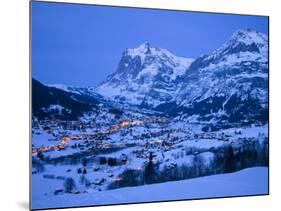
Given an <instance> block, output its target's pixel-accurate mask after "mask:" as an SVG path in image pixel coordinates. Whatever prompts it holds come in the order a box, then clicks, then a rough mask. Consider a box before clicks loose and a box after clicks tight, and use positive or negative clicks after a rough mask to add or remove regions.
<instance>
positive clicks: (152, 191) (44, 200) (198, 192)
mask: <svg viewBox="0 0 281 211" xmlns="http://www.w3.org/2000/svg"><path fill="white" fill-rule="evenodd" d="M33 185H34V186H36V180H34V184H33ZM37 193H38V192H37ZM261 194H268V168H267V167H254V168H248V169H244V170H241V171H239V172H235V173H229V174H223V175H213V176H206V177H200V178H195V179H189V180H182V181H176V182H166V183H161V184H153V185H144V186H139V187H127V188H120V189H116V190H108V191H102V192H95V193H85V194H77V195H76V194H63V195H58V196H54V195H50V196H48V197H44V195H40V193H38V195H37V194H36V195H33V198H32V202H33V203H32V208H33V209H41V208H42V209H43V208H53V207H72V206H88V205H105V204H122V203H137V202H151V201H166V200H182V199H200V198H214V197H229V196H248V195H261Z"/></svg>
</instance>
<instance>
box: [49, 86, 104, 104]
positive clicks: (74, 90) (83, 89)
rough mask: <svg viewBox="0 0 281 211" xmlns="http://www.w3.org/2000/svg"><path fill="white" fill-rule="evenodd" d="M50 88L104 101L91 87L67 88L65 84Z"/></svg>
mask: <svg viewBox="0 0 281 211" xmlns="http://www.w3.org/2000/svg"><path fill="white" fill-rule="evenodd" d="M48 87H54V88H57V89H60V90H63V91H66V92H71V93H75V94H79V95H85V96H90V97H94V98H96V99H99V100H101V101H102V100H104V99H103V97H102V96H101V95H99V94H98V93H96V92H95V88H94V87H91V86H87V87H76V86H67V85H64V84H49V85H48Z"/></svg>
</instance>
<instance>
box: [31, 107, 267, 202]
mask: <svg viewBox="0 0 281 211" xmlns="http://www.w3.org/2000/svg"><path fill="white" fill-rule="evenodd" d="M206 128H207V129H206ZM267 132H268V131H267V125H262V124H249V125H245V126H244V127H239V128H235V127H233V128H226V129H219V130H214V131H212V130H211V129H210V127H209V128H208V124H207V123H206V124H202V123H199V122H194V121H193V122H192V121H183V120H180V119H171V118H169V117H165V116H160V115H157V113H155V114H152V113H151V114H141V113H136V112H133V111H131V112H129V111H128V112H126V113H125V114H122V115H121V116H120V115H116V114H115V115H112V114H109V113H107V112H101V113H100V114H99V115H95V116H92V113H89V114H86V115H84V116H83V117H81V118H79V119H78V120H75V121H72V120H71V121H67V120H57V119H56V120H52V119H51V118H50V119H45V120H38V119H37V118H36V117H33V121H32V178H33V183H34V187H35V188H36V194H39V195H38V197H42V196H40V194H43V195H45V196H46V195H58V194H83V193H94V192H100V191H108V190H110V189H116V188H122V187H130V186H140V185H144V184H152V183H161V182H166V181H176V180H181V179H189V178H195V177H200V176H206V175H212V174H218V173H227V172H234V171H237V170H239V169H243V168H246V167H252V166H257V165H266V163H267V160H268V154H267V152H268V133H267ZM38 188H42V190H41V191H38V190H37V189H38ZM34 197H36V195H35V196H34Z"/></svg>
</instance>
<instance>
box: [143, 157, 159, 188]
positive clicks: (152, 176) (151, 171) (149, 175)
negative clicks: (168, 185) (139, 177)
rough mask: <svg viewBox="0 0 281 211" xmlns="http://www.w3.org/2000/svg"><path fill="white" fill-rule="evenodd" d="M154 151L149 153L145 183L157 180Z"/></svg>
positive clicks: (145, 170)
mask: <svg viewBox="0 0 281 211" xmlns="http://www.w3.org/2000/svg"><path fill="white" fill-rule="evenodd" d="M153 157H154V156H153V153H152V152H150V153H149V157H148V164H147V165H146V167H145V169H144V183H145V184H151V183H154V182H155V181H156V170H155V165H154V163H153Z"/></svg>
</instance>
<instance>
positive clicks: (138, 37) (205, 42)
mask: <svg viewBox="0 0 281 211" xmlns="http://www.w3.org/2000/svg"><path fill="white" fill-rule="evenodd" d="M246 28H250V29H255V30H257V31H260V32H263V33H265V34H268V18H267V17H257V16H241V15H225V14H211V13H198V12H176V11H164V10H148V9H132V8H120V7H103V6H92V5H91V6H90V5H89V6H85V5H78V4H63V3H46V2H32V76H33V77H34V78H36V79H38V80H39V81H41V82H43V83H46V84H57V83H60V84H67V85H74V86H95V85H97V84H99V83H100V82H101V81H103V80H105V78H106V76H107V75H109V74H110V73H112V72H114V71H115V69H116V67H117V65H118V62H119V60H120V58H121V54H122V52H123V51H124V49H126V48H134V47H137V46H139V45H140V44H141V43H143V42H144V41H148V42H150V43H151V45H152V46H153V47H159V48H165V49H167V50H169V51H171V52H172V53H174V54H175V55H177V56H184V57H191V58H196V57H198V56H200V55H201V54H208V53H210V52H211V51H213V50H215V49H216V48H218V47H221V45H222V44H223V43H224V42H225V41H226V40H227V39H228V38H229V37H230V36H231V35H232V33H233V32H234V31H236V30H238V29H246Z"/></svg>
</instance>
